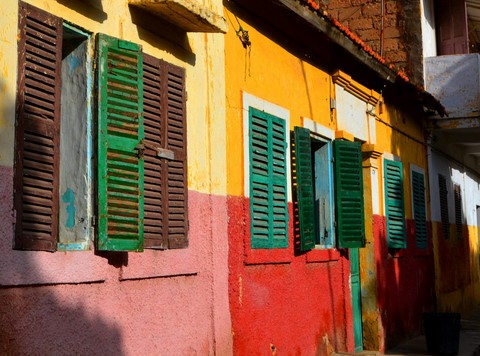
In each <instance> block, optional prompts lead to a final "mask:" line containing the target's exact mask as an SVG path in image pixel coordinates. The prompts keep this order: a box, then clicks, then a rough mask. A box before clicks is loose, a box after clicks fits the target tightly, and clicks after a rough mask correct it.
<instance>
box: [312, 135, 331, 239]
mask: <svg viewBox="0 0 480 356" xmlns="http://www.w3.org/2000/svg"><path fill="white" fill-rule="evenodd" d="M314 162H315V163H314V165H315V216H316V217H317V218H316V219H315V221H316V223H317V235H318V240H317V243H318V244H319V246H320V247H321V248H333V246H334V242H335V229H334V217H335V214H334V208H335V203H334V199H333V192H334V183H333V158H332V143H331V142H326V143H324V144H323V146H322V147H320V148H319V149H317V150H316V151H315V153H314Z"/></svg>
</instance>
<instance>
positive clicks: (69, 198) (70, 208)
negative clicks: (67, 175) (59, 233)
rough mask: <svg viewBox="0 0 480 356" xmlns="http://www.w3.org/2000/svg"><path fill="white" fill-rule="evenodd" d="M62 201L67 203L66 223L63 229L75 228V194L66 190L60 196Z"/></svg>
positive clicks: (70, 190)
mask: <svg viewBox="0 0 480 356" xmlns="http://www.w3.org/2000/svg"><path fill="white" fill-rule="evenodd" d="M62 201H63V202H64V203H67V204H68V205H67V207H66V210H67V221H66V222H65V227H67V228H68V229H71V228H73V227H74V226H75V212H76V209H75V193H74V192H73V190H72V189H70V188H68V189H67V191H66V192H65V193H64V194H63V195H62Z"/></svg>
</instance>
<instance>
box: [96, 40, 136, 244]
mask: <svg viewBox="0 0 480 356" xmlns="http://www.w3.org/2000/svg"><path fill="white" fill-rule="evenodd" d="M98 70H99V73H98V79H99V83H98V89H99V116H98V121H99V124H98V200H99V204H98V205H99V206H98V209H99V211H98V215H99V236H98V241H97V242H98V249H99V250H111V251H142V250H143V168H144V164H143V151H142V150H141V147H140V145H141V143H142V140H143V135H144V130H143V80H142V54H141V49H140V47H139V46H138V45H136V44H134V43H131V42H126V41H123V40H119V39H116V38H112V37H109V36H106V35H103V34H99V35H98Z"/></svg>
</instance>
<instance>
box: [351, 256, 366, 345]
mask: <svg viewBox="0 0 480 356" xmlns="http://www.w3.org/2000/svg"><path fill="white" fill-rule="evenodd" d="M350 280H351V283H352V311H353V336H354V340H355V352H360V351H363V334H362V296H361V292H360V260H359V254H358V248H351V249H350Z"/></svg>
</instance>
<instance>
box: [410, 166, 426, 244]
mask: <svg viewBox="0 0 480 356" xmlns="http://www.w3.org/2000/svg"><path fill="white" fill-rule="evenodd" d="M412 196H413V221H414V223H415V244H416V246H417V248H422V249H423V248H427V214H426V205H425V176H424V175H423V173H420V172H416V171H412Z"/></svg>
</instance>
